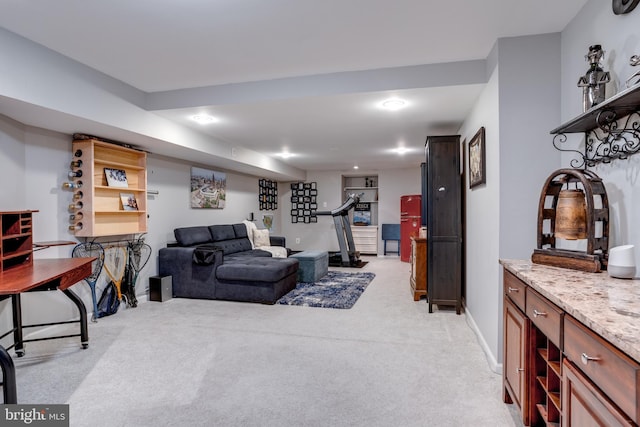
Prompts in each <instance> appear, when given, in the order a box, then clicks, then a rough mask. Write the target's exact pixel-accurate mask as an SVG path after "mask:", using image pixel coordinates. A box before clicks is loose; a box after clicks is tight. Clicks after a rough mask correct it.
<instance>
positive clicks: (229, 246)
mask: <svg viewBox="0 0 640 427" xmlns="http://www.w3.org/2000/svg"><path fill="white" fill-rule="evenodd" d="M214 244H215V245H216V246H217V247H219V248H220V249H222V252H223V253H224V255H225V256H227V255H231V254H235V253H237V252H244V251H251V242H249V239H247V238H244V239H231V240H220V241H217V242H215V243H214Z"/></svg>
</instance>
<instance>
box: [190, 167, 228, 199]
mask: <svg viewBox="0 0 640 427" xmlns="http://www.w3.org/2000/svg"><path fill="white" fill-rule="evenodd" d="M226 190H227V174H226V173H224V172H217V171H213V170H208V169H203V168H197V167H192V168H191V207H192V208H205V209H224V205H225V202H226V198H227V194H226Z"/></svg>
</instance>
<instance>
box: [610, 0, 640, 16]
mask: <svg viewBox="0 0 640 427" xmlns="http://www.w3.org/2000/svg"><path fill="white" fill-rule="evenodd" d="M638 3H640V0H613V5H612V7H613V13H615V14H616V15H624V14H625V13H629V12H631V11H632V10H633V9H635V8H636V6H637V5H638Z"/></svg>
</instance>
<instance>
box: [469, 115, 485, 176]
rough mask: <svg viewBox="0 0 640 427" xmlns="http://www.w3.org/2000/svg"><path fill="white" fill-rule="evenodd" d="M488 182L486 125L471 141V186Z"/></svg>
mask: <svg viewBox="0 0 640 427" xmlns="http://www.w3.org/2000/svg"><path fill="white" fill-rule="evenodd" d="M486 182H487V160H486V153H485V146H484V127H481V128H480V129H479V130H478V132H476V134H475V135H474V136H473V138H472V139H471V141H469V188H473V187H475V186H477V185H480V184H484V183H486Z"/></svg>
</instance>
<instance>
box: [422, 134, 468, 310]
mask: <svg viewBox="0 0 640 427" xmlns="http://www.w3.org/2000/svg"><path fill="white" fill-rule="evenodd" d="M425 157H426V158H425V167H424V172H425V173H424V174H423V183H422V185H423V193H424V196H423V197H426V203H425V206H426V226H427V301H428V303H429V313H432V312H433V304H437V305H438V306H440V305H443V306H455V309H456V313H457V314H460V311H461V309H462V259H463V258H462V235H463V234H462V186H461V174H460V136H459V135H450V136H429V137H427V142H426V144H425Z"/></svg>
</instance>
